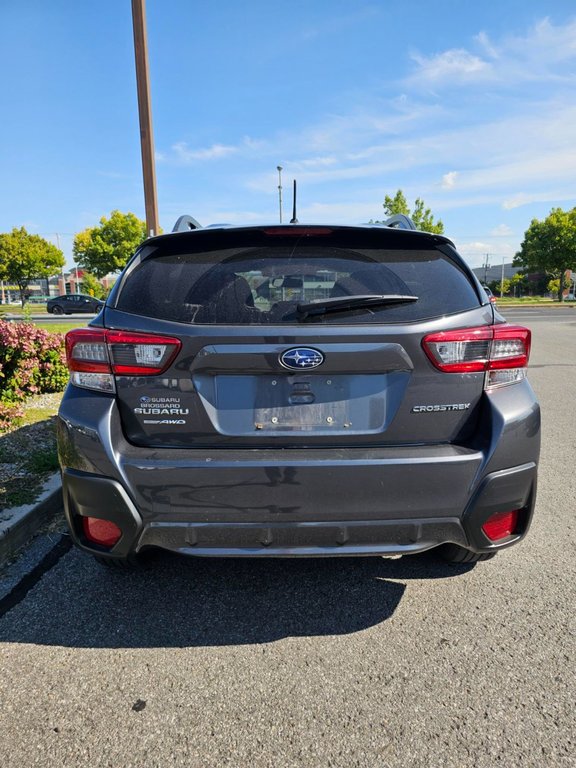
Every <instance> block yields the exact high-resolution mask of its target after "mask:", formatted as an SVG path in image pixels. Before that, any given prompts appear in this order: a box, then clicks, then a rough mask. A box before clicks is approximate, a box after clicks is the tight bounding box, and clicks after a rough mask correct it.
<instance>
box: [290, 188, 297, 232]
mask: <svg viewBox="0 0 576 768" xmlns="http://www.w3.org/2000/svg"><path fill="white" fill-rule="evenodd" d="M290 224H298V219H297V218H296V179H294V192H293V195H292V218H291V219H290Z"/></svg>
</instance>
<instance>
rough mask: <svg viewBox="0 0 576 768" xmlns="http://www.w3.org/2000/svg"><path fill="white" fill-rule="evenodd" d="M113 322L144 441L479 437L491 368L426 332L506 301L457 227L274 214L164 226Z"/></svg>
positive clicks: (129, 428) (127, 279) (116, 301)
mask: <svg viewBox="0 0 576 768" xmlns="http://www.w3.org/2000/svg"><path fill="white" fill-rule="evenodd" d="M103 321H104V325H105V327H106V328H107V329H109V330H110V331H111V332H113V331H116V330H117V331H119V332H120V331H121V332H122V333H118V334H116V335H114V334H112V336H111V338H110V339H109V340H108V346H109V349H110V354H111V356H112V359H113V362H115V363H116V366H115V368H114V370H115V373H116V397H117V400H118V404H119V408H120V413H121V419H122V424H123V429H124V431H125V434H126V437H127V439H128V440H129V441H131V442H132V443H134V444H136V445H140V446H153V447H159V448H161V447H180V448H185V447H201V446H211V447H214V446H218V445H221V446H226V447H227V448H230V447H234V446H237V447H238V448H256V447H262V446H273V447H283V446H286V447H291V446H292V447H293V446H302V447H310V448H313V447H323V446H324V447H325V446H328V445H329V446H333V447H346V446H376V445H380V446H384V445H411V444H412V445H415V444H431V443H432V444H437V443H448V442H451V443H454V442H460V441H466V440H467V439H469V438H470V437H471V435H472V434H473V433H474V429H475V424H476V421H477V418H478V412H479V403H480V400H481V397H482V393H483V383H484V373H483V372H480V371H477V372H468V371H466V370H464V371H463V372H461V373H458V372H456V373H454V372H450V373H446V372H445V371H442V370H440V369H439V368H438V366H437V365H436V364H434V354H432V353H433V352H434V349H436V351H438V344H437V343H436V346H434V344H433V343H431V344H427V343H426V342H425V341H424V343H423V340H425V339H426V338H427V337H429V336H431V335H433V334H438V333H439V332H442V331H449V330H451V329H462V328H474V329H482V328H488V327H489V326H490V324H491V323H492V321H493V313H492V308H491V306H490V305H489V303H488V300H487V299H486V298H485V297H484V295H483V293H482V292H481V289H480V288H479V284H478V283H477V282H476V280H475V278H474V276H473V275H472V273H471V272H470V270H469V269H468V268H467V267H466V265H465V264H464V263H463V262H462V260H461V259H460V257H459V256H458V255H457V254H456V252H455V250H454V248H453V246H452V245H451V243H450V242H449V241H448V240H446V239H445V238H443V237H440V236H436V235H429V234H426V233H421V232H411V231H398V230H393V229H389V228H378V227H366V228H356V227H309V226H291V227H281V226H271V227H261V228H240V229H219V230H199V231H194V232H189V233H182V234H172V235H168V236H164V237H159V238H155V239H153V240H150V241H148V242H147V243H146V244H145V245H144V246H143V247H142V249H141V250H140V252H139V253H137V254H136V256H135V258H134V259H133V261H132V262H131V263H130V265H129V266H128V268H127V269H126V271H125V273H124V274H123V276H122V278H121V279H120V280H119V281H118V285H117V287H116V288H115V290H114V293H113V295H112V296H111V299H110V300H109V302H108V305H107V307H106V309H105V313H104V318H103ZM139 334H144V335H143V336H140V335H139ZM434 338H436V337H434ZM456 346H457V345H456ZM431 349H432V353H431ZM440 352H442V350H440ZM150 361H152V363H150ZM147 365H151V366H152V367H150V368H149V369H147V367H146V366H147Z"/></svg>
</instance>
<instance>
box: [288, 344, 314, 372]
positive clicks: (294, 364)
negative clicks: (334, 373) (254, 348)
mask: <svg viewBox="0 0 576 768" xmlns="http://www.w3.org/2000/svg"><path fill="white" fill-rule="evenodd" d="M323 362H324V355H323V354H322V352H318V350H317V349H310V348H309V347H297V348H296V349H288V350H286V352H283V353H282V354H281V355H280V364H281V365H283V366H284V368H290V369H291V370H302V369H304V368H317V367H318V366H319V365H322V363H323Z"/></svg>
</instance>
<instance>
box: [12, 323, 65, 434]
mask: <svg viewBox="0 0 576 768" xmlns="http://www.w3.org/2000/svg"><path fill="white" fill-rule="evenodd" d="M67 382H68V370H67V368H66V357H65V353H64V339H63V337H62V336H61V335H60V334H58V333H49V332H48V331H44V330H42V329H41V328H37V327H36V326H35V325H33V324H31V323H9V322H7V321H5V320H0V429H1V428H3V427H4V428H5V427H6V426H7V425H8V424H9V423H10V422H11V421H13V420H14V419H17V418H18V416H20V415H21V410H20V408H19V403H22V401H24V400H25V399H26V398H27V397H28V396H29V395H38V394H43V393H45V392H60V391H61V390H63V389H64V387H65V386H66V384H67Z"/></svg>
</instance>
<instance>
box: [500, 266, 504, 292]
mask: <svg viewBox="0 0 576 768" xmlns="http://www.w3.org/2000/svg"><path fill="white" fill-rule="evenodd" d="M502 296H504V256H502V275H501V277H500V298H502Z"/></svg>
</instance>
